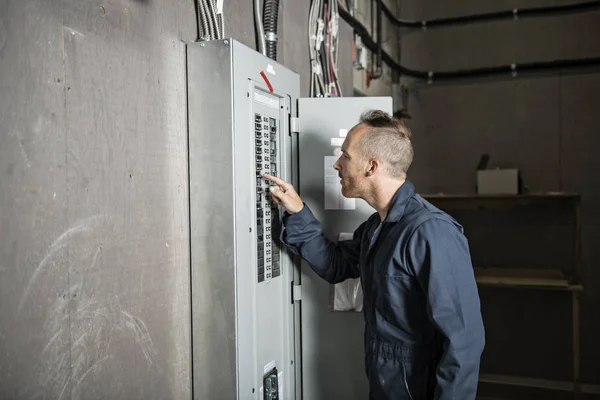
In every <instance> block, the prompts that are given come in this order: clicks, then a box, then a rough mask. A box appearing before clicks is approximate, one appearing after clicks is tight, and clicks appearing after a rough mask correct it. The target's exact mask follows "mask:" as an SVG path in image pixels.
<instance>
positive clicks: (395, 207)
mask: <svg viewBox="0 0 600 400" xmlns="http://www.w3.org/2000/svg"><path fill="white" fill-rule="evenodd" d="M414 194H415V186H414V185H413V184H412V182H411V181H409V180H408V179H407V180H406V181H404V183H403V184H402V186H400V188H399V189H398V190H397V191H396V194H394V197H392V203H391V204H390V209H389V210H388V212H387V216H386V217H385V220H384V221H383V222H398V221H400V219H401V218H402V215H404V209H405V208H406V204H407V203H408V200H409V199H410V198H411V197H412V196H413V195H414Z"/></svg>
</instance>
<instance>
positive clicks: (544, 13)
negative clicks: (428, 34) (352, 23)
mask: <svg viewBox="0 0 600 400" xmlns="http://www.w3.org/2000/svg"><path fill="white" fill-rule="evenodd" d="M599 9H600V1H597V0H596V1H588V2H584V3H575V4H565V5H559V6H546V7H534V8H523V9H517V8H515V9H513V10H505V11H495V12H491V13H486V14H472V15H464V16H459V17H450V18H439V19H432V20H429V21H425V20H424V21H408V20H402V19H399V18H396V16H395V15H394V13H393V12H392V11H391V10H390V9H389V8H388V7H387V6H386V5H385V4H383V12H384V14H385V15H386V16H387V17H388V19H389V20H390V22H391V23H392V24H394V25H396V26H397V27H400V28H441V27H448V26H454V25H465V24H473V23H481V22H491V21H500V20H504V19H521V18H537V17H552V16H557V15H565V14H575V13H583V12H587V11H595V10H599Z"/></svg>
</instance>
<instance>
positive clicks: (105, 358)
mask: <svg viewBox="0 0 600 400" xmlns="http://www.w3.org/2000/svg"><path fill="white" fill-rule="evenodd" d="M63 8H64V9H63V18H64V20H63V24H64V27H63V34H64V53H63V60H64V65H65V82H64V90H65V93H66V101H65V107H66V110H67V116H66V134H67V143H66V179H67V193H68V196H67V202H68V226H67V228H69V229H71V230H75V232H76V234H73V233H71V234H70V240H69V242H68V265H69V273H68V279H69V282H70V295H71V297H72V300H71V302H70V304H69V310H70V325H71V326H70V337H71V338H70V339H71V351H70V359H71V366H72V371H71V377H70V379H71V380H70V382H71V388H70V393H71V397H72V398H86V399H106V398H171V399H175V398H177V399H179V398H186V397H189V396H190V373H191V371H190V358H189V357H190V353H189V352H190V297H189V247H188V246H189V227H188V220H189V214H188V193H187V188H186V186H187V185H186V181H187V179H186V167H187V154H186V149H187V144H186V137H187V135H186V108H185V105H186V99H185V48H184V46H183V44H182V43H180V42H179V41H178V40H177V38H178V34H179V33H178V29H177V24H178V20H177V12H178V7H177V5H175V4H172V3H162V2H161V3H152V4H150V3H148V2H130V1H125V0H122V1H115V2H110V3H106V4H103V5H102V7H100V6H99V5H98V4H95V3H90V2H81V1H77V0H71V1H63ZM149 21H155V22H154V23H149Z"/></svg>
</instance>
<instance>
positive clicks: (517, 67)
mask: <svg viewBox="0 0 600 400" xmlns="http://www.w3.org/2000/svg"><path fill="white" fill-rule="evenodd" d="M339 11H340V16H341V17H342V19H344V21H346V22H347V23H348V24H349V25H350V26H352V28H354V31H355V32H356V34H358V35H359V36H360V37H361V39H362V42H363V44H364V45H365V46H366V47H367V48H368V49H369V50H370V51H372V52H374V53H376V52H377V51H378V48H377V47H378V46H377V43H376V42H375V41H374V40H373V38H372V37H371V35H370V34H369V31H368V30H367V28H365V26H364V25H363V24H361V23H360V22H358V21H357V20H356V19H355V18H354V17H352V16H351V15H350V13H349V12H348V11H346V10H345V9H344V8H343V7H340V9H339ZM381 56H382V59H383V62H385V63H386V64H387V65H388V66H390V68H392V69H393V70H396V71H397V72H399V73H401V74H402V75H406V76H410V77H412V78H418V79H424V80H431V81H433V80H455V79H464V78H477V77H483V76H493V75H505V76H510V75H514V74H517V73H519V72H541V71H549V70H557V69H561V68H590V67H600V57H593V58H583V59H571V60H555V61H543V62H533V63H525V64H509V65H503V66H494V67H484V68H475V69H465V70H456V71H419V70H414V69H410V68H406V67H403V66H402V65H400V64H398V63H397V62H396V61H395V60H394V59H393V58H392V57H391V56H390V55H389V54H388V53H387V52H386V51H385V50H383V49H382V50H381Z"/></svg>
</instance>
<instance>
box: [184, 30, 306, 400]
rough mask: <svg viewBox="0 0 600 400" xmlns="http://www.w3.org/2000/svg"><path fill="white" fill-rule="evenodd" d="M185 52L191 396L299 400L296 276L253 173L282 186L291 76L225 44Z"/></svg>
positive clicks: (291, 110) (288, 174) (287, 165)
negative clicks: (275, 178) (279, 179)
mask: <svg viewBox="0 0 600 400" xmlns="http://www.w3.org/2000/svg"><path fill="white" fill-rule="evenodd" d="M187 55H188V57H187V63H188V69H187V70H188V116H189V153H190V154H189V159H190V165H189V173H190V232H191V258H192V259H191V265H192V273H191V277H192V280H191V282H192V287H191V293H192V356H193V385H194V397H195V398H197V399H253V400H292V399H295V398H299V396H298V395H297V393H298V392H297V391H298V390H299V385H297V381H298V376H299V374H300V371H299V369H297V367H296V365H298V367H299V364H298V363H296V359H297V357H298V358H299V356H298V354H297V353H298V348H299V344H298V343H299V331H298V330H299V323H298V321H299V317H298V315H299V305H298V303H297V302H294V301H293V296H292V295H293V293H294V290H293V287H294V284H295V276H297V273H296V272H295V265H294V263H293V262H292V259H291V257H290V256H289V255H288V253H287V252H285V251H283V250H282V248H281V245H280V244H279V233H280V232H279V231H280V225H281V216H280V212H281V211H280V209H279V207H278V206H277V205H276V204H275V203H274V201H273V199H272V198H271V194H270V191H269V185H270V184H269V182H267V181H266V180H265V179H264V178H263V175H264V174H265V173H268V174H270V175H275V176H279V177H282V178H283V179H285V180H288V181H290V180H291V179H292V166H293V165H294V164H293V160H292V157H293V153H294V152H293V151H292V145H293V143H292V137H291V132H290V121H291V120H292V119H293V118H295V117H296V116H297V103H298V96H299V91H300V79H299V76H298V74H296V73H295V72H293V71H290V70H289V69H287V68H284V67H283V66H281V65H279V64H278V63H276V62H274V61H273V60H271V59H269V58H267V57H264V56H262V55H261V54H259V53H257V52H255V51H254V50H252V49H249V48H247V47H245V46H243V45H242V44H241V43H239V42H236V41H234V40H230V39H225V40H216V41H210V42H201V43H193V44H190V45H188V48H187Z"/></svg>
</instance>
